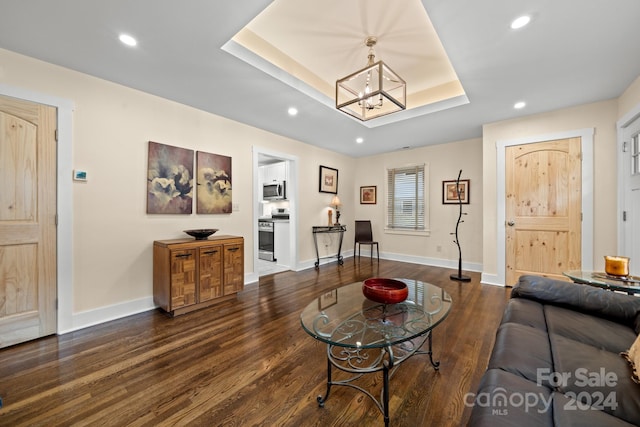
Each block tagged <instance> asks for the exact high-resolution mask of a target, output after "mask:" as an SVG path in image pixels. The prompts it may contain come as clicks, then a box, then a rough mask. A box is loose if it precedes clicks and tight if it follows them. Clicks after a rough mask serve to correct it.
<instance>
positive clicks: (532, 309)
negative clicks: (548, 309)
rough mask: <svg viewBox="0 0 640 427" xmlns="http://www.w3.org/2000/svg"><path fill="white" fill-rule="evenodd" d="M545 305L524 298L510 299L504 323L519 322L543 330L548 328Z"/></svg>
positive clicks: (503, 318)
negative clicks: (545, 318)
mask: <svg viewBox="0 0 640 427" xmlns="http://www.w3.org/2000/svg"><path fill="white" fill-rule="evenodd" d="M543 308H544V306H543V305H542V304H540V303H538V302H536V301H531V300H528V299H524V298H515V299H510V300H509V302H508V303H507V307H506V309H505V311H504V315H503V316H502V323H509V322H511V323H519V324H521V325H525V326H531V327H533V328H536V329H540V330H542V331H546V330H547V324H546V322H545V320H544V310H543Z"/></svg>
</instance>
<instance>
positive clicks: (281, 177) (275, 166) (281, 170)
mask: <svg viewBox="0 0 640 427" xmlns="http://www.w3.org/2000/svg"><path fill="white" fill-rule="evenodd" d="M258 176H259V178H258V179H259V180H260V179H262V181H261V184H268V183H270V182H274V181H286V180H287V162H279V163H272V164H270V165H264V166H261V167H260V173H259V175H258Z"/></svg>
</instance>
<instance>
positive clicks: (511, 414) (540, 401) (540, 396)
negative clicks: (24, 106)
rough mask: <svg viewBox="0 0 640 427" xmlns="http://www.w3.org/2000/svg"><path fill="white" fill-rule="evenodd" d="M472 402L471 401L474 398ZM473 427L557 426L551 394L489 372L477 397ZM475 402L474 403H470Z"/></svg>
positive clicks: (498, 372)
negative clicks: (554, 423) (554, 421)
mask: <svg viewBox="0 0 640 427" xmlns="http://www.w3.org/2000/svg"><path fill="white" fill-rule="evenodd" d="M474 396H475V401H473V399H470V398H469V397H474ZM465 399H466V400H465V405H473V411H472V412H471V419H470V420H469V425H472V426H481V427H484V426H487V427H502V426H504V427H513V426H518V427H529V426H550V425H553V424H552V422H553V410H552V406H553V402H552V400H551V392H550V390H549V389H547V388H546V387H540V386H538V385H536V383H533V382H531V381H528V380H526V379H524V378H522V377H520V376H518V375H514V374H511V373H509V372H505V371H502V370H500V369H489V370H488V371H487V372H486V373H485V374H484V376H483V377H482V381H481V382H480V387H479V388H478V392H477V393H476V394H475V395H467V397H466V398H465ZM470 400H471V401H470Z"/></svg>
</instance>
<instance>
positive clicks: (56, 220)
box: [53, 214, 58, 227]
mask: <svg viewBox="0 0 640 427" xmlns="http://www.w3.org/2000/svg"><path fill="white" fill-rule="evenodd" d="M53 220H54V222H55V225H56V227H57V226H58V214H55V215H54V217H53Z"/></svg>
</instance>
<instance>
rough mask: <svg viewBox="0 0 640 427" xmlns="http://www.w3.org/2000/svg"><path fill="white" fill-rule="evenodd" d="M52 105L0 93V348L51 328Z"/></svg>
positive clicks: (53, 263)
mask: <svg viewBox="0 0 640 427" xmlns="http://www.w3.org/2000/svg"><path fill="white" fill-rule="evenodd" d="M55 131H56V109H55V108H53V107H49V106H45V105H40V104H35V103H31V102H28V101H22V100H17V99H14V98H8V97H3V96H0V347H6V346H9V345H13V344H17V343H20V342H23V341H28V340H31V339H35V338H39V337H41V336H45V335H50V334H53V333H55V332H56V317H57V316H56V314H57V313H56V294H57V290H56V224H55V223H56V141H55Z"/></svg>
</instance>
